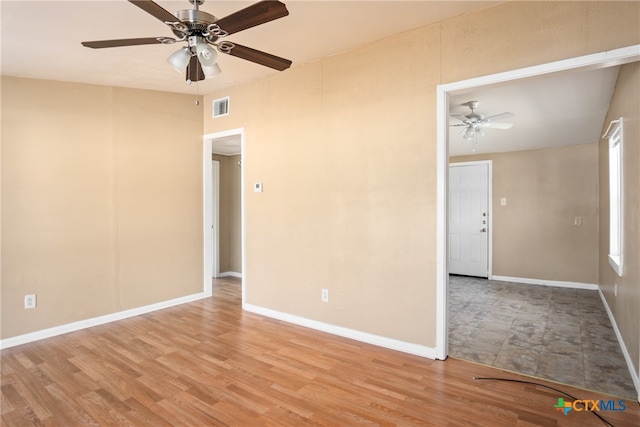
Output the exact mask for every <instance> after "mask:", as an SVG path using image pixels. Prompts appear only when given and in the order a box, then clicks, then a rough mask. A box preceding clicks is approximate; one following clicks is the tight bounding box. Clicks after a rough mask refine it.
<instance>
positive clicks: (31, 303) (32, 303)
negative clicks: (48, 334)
mask: <svg viewBox="0 0 640 427" xmlns="http://www.w3.org/2000/svg"><path fill="white" fill-rule="evenodd" d="M24 308H25V309H27V308H36V295H35V294H31V295H25V296H24Z"/></svg>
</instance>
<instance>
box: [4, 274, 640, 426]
mask: <svg viewBox="0 0 640 427" xmlns="http://www.w3.org/2000/svg"><path fill="white" fill-rule="evenodd" d="M214 289H215V295H214V297H213V298H210V299H206V300H201V301H197V302H193V303H189V304H185V305H182V306H179V307H173V308H169V309H166V310H162V311H158V312H155V313H150V314H146V315H142V316H138V317H135V318H130V319H126V320H122V321H119V322H116V323H111V324H108V325H102V326H99V327H94V328H91V329H87V330H83V331H78V332H74V333H70V334H67V335H63V336H60V337H55V338H51V339H47V340H42V341H39V342H35V343H31V344H25V345H22V346H18V347H13V348H10V349H6V350H3V351H2V352H1V362H2V366H1V370H2V377H1V378H2V382H1V384H2V385H1V400H0V405H1V414H2V415H1V421H2V422H1V424H2V426H3V427H4V426H7V427H9V426H20V427H22V426H31V425H44V426H85V425H117V426H217V425H235V426H305V425H307V426H351V425H405V426H413V425H431V426H534V425H537V426H589V425H596V426H600V425H605V424H603V422H602V421H601V420H599V419H598V418H596V416H594V414H592V413H591V412H589V411H578V410H577V409H581V408H582V407H581V406H580V405H579V404H577V406H576V410H571V411H569V413H568V414H567V415H566V416H565V415H563V413H562V412H559V411H557V410H556V409H555V408H554V405H556V404H557V403H558V398H559V397H564V398H565V400H566V401H569V402H571V401H573V400H574V399H572V398H568V397H567V396H563V395H562V394H560V393H559V392H557V391H553V390H550V389H547V388H545V387H542V386H539V385H532V384H524V383H517V382H503V381H494V380H475V379H473V377H499V378H507V379H514V380H523V381H538V380H534V379H532V378H528V377H525V376H521V375H516V374H512V373H509V372H505V371H501V370H499V369H495V368H490V367H486V366H481V365H476V364H473V363H470V362H464V361H461V360H456V359H451V358H450V359H448V360H447V361H445V362H442V361H434V360H428V359H424V358H421V357H417V356H412V355H407V354H403V353H399V352H395V351H392V350H387V349H383V348H379V347H375V346H372V345H368V344H363V343H359V342H355V341H351V340H348V339H344V338H340V337H335V336H332V335H328V334H324V333H321V332H317V331H313V330H310V329H306V328H302V327H298V326H294V325H289V324H286V323H282V322H279V321H276V320H273V319H268V318H264V317H260V316H258V315H254V314H251V313H246V312H243V311H242V310H241V308H240V284H239V282H238V281H237V280H236V279H225V280H218V281H216V284H215V287H214ZM540 383H541V384H546V385H548V386H551V387H555V388H558V389H562V390H563V391H565V392H567V393H569V394H571V395H572V396H574V397H576V398H578V399H590V400H597V399H604V400H607V401H608V400H609V399H611V397H610V396H606V395H598V394H595V393H593V392H589V391H585V390H581V389H577V388H571V387H567V386H561V385H557V384H554V383H549V382H542V381H540ZM616 403H618V399H616ZM625 405H626V410H625V411H605V410H602V408H601V410H600V411H599V412H598V414H600V415H601V416H602V417H604V418H606V419H607V420H609V422H610V423H611V424H612V425H615V426H617V427H624V426H638V425H640V406H639V405H638V403H637V402H635V401H631V400H627V401H626V402H625ZM616 407H617V408H619V409H620V406H619V405H616Z"/></svg>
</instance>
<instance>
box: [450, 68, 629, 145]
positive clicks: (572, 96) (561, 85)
mask: <svg viewBox="0 0 640 427" xmlns="http://www.w3.org/2000/svg"><path fill="white" fill-rule="evenodd" d="M618 69H619V67H609V68H602V69H599V70H590V71H579V72H578V71H577V72H565V73H556V74H549V75H544V76H541V77H537V78H535V79H527V80H516V81H515V82H513V83H509V84H504V85H498V86H486V87H479V88H476V89H472V90H468V91H464V92H461V93H456V94H454V95H452V96H450V98H449V110H450V112H451V114H456V115H457V114H460V115H466V114H469V113H470V111H471V110H469V108H468V107H467V106H465V105H463V104H464V103H466V102H468V101H479V102H480V104H479V106H478V109H477V110H476V113H481V114H484V115H485V116H492V115H495V114H500V113H504V112H511V113H514V114H515V117H514V118H512V119H508V120H504V123H513V127H512V128H511V129H508V130H500V129H485V135H484V136H482V137H479V138H478V140H477V146H476V150H475V152H473V151H472V150H473V147H472V141H466V140H464V139H463V137H462V135H461V130H462V129H463V128H462V127H450V128H449V155H451V156H459V155H465V154H480V153H496V152H505V151H521V150H534V149H540V148H547V147H554V146H556V147H557V146H567V145H577V144H593V143H595V142H598V141H599V139H600V132H601V130H602V125H603V122H604V119H605V115H606V114H607V111H608V109H609V102H610V101H611V95H612V94H613V89H614V86H615V83H616V78H617V76H618ZM456 123H460V122H459V121H458V120H457V119H455V118H450V120H449V125H453V124H456Z"/></svg>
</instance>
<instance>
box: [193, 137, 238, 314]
mask: <svg viewBox="0 0 640 427" xmlns="http://www.w3.org/2000/svg"><path fill="white" fill-rule="evenodd" d="M230 136H237V137H239V138H240V157H241V159H242V169H241V171H240V188H241V190H240V211H241V219H240V221H241V229H242V231H241V235H242V236H241V245H242V306H244V302H245V287H246V285H245V284H246V277H247V274H246V271H247V260H246V220H245V219H246V215H245V192H244V180H245V167H244V165H245V164H246V162H245V161H244V160H245V139H244V128H236V129H229V130H225V131H221V132H214V133H209V134H206V135H203V137H202V140H203V150H202V157H203V162H202V166H203V173H202V177H203V182H202V191H203V192H202V200H203V203H202V205H203V234H204V239H203V240H204V249H203V257H204V259H203V261H204V275H203V286H204V293H205V295H207V296H211V295H213V277H214V274H216V266H215V265H214V264H216V263H215V262H214V257H218V259H219V255H218V254H219V251H217V250H216V247H217V248H219V232H218V231H219V230H215V227H216V225H217V224H216V223H217V221H214V214H215V213H216V212H219V200H218V201H217V202H216V201H215V200H214V191H213V183H214V171H213V169H214V168H213V161H212V157H211V156H212V155H213V141H215V140H216V139H220V138H227V137H230ZM217 182H218V183H219V179H218V180H217ZM217 194H219V191H218V192H217ZM215 218H216V219H217V218H218V215H215ZM218 228H219V224H218ZM214 233H215V235H214ZM216 242H217V246H216ZM217 264H218V266H217V268H218V273H219V262H218V263H217Z"/></svg>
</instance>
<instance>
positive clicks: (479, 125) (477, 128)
mask: <svg viewBox="0 0 640 427" xmlns="http://www.w3.org/2000/svg"><path fill="white" fill-rule="evenodd" d="M478 104H480V102H479V101H469V102H465V103H464V104H462V105H466V106H467V107H469V109H471V114H467V115H466V116H463V115H452V116H451V117H454V118H456V119H458V120H460V121H461V122H462V123H457V124H453V125H451V126H454V127H462V131H461V132H460V134H461V135H462V137H463V138H464V139H465V140H468V141H470V140H473V141H474V148H475V144H476V142H477V138H478V136H480V137H482V136H484V129H485V128H490V129H510V128H511V127H512V126H513V123H500V121H502V120H506V119H510V118H512V117H515V114H513V113H508V112H506V113H500V114H495V115H493V116H489V117H485V116H484V115H482V114H479V113H476V109H477V108H478Z"/></svg>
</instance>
